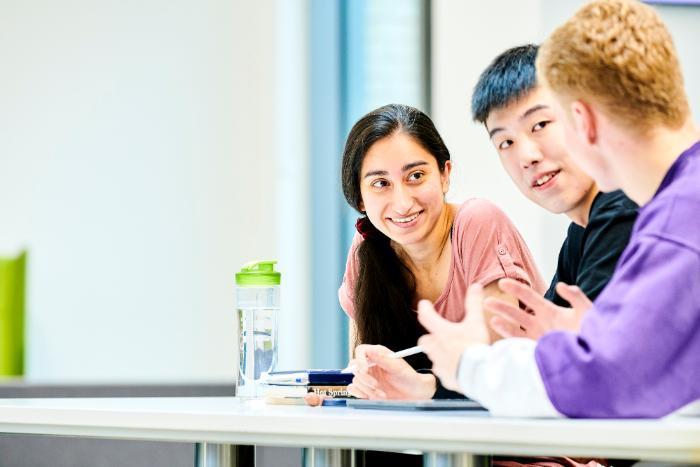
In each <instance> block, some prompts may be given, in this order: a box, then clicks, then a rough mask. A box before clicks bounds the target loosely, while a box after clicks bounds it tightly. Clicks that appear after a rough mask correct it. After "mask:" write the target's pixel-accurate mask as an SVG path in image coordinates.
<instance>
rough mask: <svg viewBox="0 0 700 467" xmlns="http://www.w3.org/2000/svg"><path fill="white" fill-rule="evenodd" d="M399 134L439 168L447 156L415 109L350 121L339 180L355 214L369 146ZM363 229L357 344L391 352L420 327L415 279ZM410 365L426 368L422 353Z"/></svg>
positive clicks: (410, 341)
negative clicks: (423, 151) (378, 345)
mask: <svg viewBox="0 0 700 467" xmlns="http://www.w3.org/2000/svg"><path fill="white" fill-rule="evenodd" d="M396 133H403V134H406V135H408V136H410V137H411V138H413V140H414V141H415V142H416V143H418V144H420V145H421V146H422V147H423V148H424V149H425V150H426V151H428V152H429V153H430V154H432V155H433V157H435V160H436V161H437V165H438V167H439V169H440V171H441V172H442V171H443V170H444V169H445V163H446V162H447V161H448V160H450V152H449V151H448V150H447V147H446V146H445V143H444V142H443V140H442V138H441V137H440V134H439V133H438V132H437V129H436V128H435V125H434V124H433V122H432V120H430V118H429V117H428V116H427V115H426V114H424V113H423V112H421V111H420V110H418V109H415V108H413V107H409V106H407V105H398V104H391V105H386V106H384V107H380V108H378V109H376V110H374V111H372V112H370V113H368V114H367V115H365V116H364V117H362V118H361V119H360V120H358V121H357V123H355V125H354V126H353V127H352V129H351V130H350V134H349V135H348V138H347V141H346V143H345V150H344V151H343V167H342V184H343V194H344V195H345V199H346V200H347V202H348V204H350V206H352V207H353V208H355V209H356V210H357V211H358V212H360V213H361V214H364V212H363V211H362V210H361V208H360V204H361V202H362V197H361V194H360V176H361V174H360V170H361V168H362V161H363V160H364V158H365V155H366V154H367V151H369V148H370V147H371V146H372V145H373V144H374V143H376V142H377V141H379V140H382V139H384V138H387V137H389V136H392V135H394V134H396ZM361 223H362V224H364V229H370V232H369V233H368V232H365V235H363V236H364V237H365V239H364V241H363V242H362V243H361V244H360V246H359V248H358V251H357V255H358V259H359V276H358V278H357V284H356V287H355V293H354V296H355V297H354V298H355V323H356V327H357V342H356V343H361V344H381V345H384V346H386V347H388V348H390V349H392V350H394V351H396V350H400V349H404V348H407V347H412V346H414V345H416V341H417V340H418V337H420V336H421V335H422V334H424V333H425V329H424V328H423V327H422V326H421V325H420V323H418V319H417V318H416V313H415V312H414V311H413V307H414V305H415V299H416V297H415V295H416V279H415V276H414V275H413V273H412V272H411V270H410V269H409V268H408V267H407V266H406V265H405V264H404V262H403V261H401V259H400V258H399V257H398V256H397V254H396V252H395V251H394V249H393V248H392V246H391V244H390V240H389V238H388V237H386V236H385V235H384V234H382V233H381V232H379V230H377V229H376V228H374V227H373V226H372V225H371V224H370V223H369V220H368V219H365V220H363V221H361ZM407 361H408V362H409V363H410V364H411V365H412V366H413V367H414V368H430V366H431V364H430V362H429V360H428V359H427V357H425V355H423V354H419V355H416V356H414V357H409V358H408V359H407Z"/></svg>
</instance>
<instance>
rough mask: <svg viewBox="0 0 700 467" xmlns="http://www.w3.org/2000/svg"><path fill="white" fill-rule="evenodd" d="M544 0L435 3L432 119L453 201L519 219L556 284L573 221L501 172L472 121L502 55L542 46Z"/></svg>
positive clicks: (542, 268) (440, 0)
mask: <svg viewBox="0 0 700 467" xmlns="http://www.w3.org/2000/svg"><path fill="white" fill-rule="evenodd" d="M541 7H542V2H541V0H537V1H527V2H520V1H516V0H494V1H490V2H458V1H452V0H434V1H433V17H432V34H433V36H432V37H433V43H432V72H433V75H432V80H433V93H432V104H433V109H432V116H433V118H434V120H435V123H436V125H437V127H438V129H439V130H440V132H441V133H442V135H443V137H444V139H445V142H446V143H447V146H448V147H449V148H450V151H451V153H452V157H453V160H454V166H455V169H454V171H453V175H452V180H451V185H452V186H451V189H450V199H452V200H462V199H464V198H468V197H475V196H476V197H482V198H487V199H490V200H492V201H493V202H495V203H496V204H497V205H498V206H500V207H501V208H502V209H503V210H504V211H505V212H506V214H508V216H509V217H510V218H511V219H512V220H513V222H514V223H515V225H516V226H517V227H518V229H519V230H520V232H521V233H522V234H523V236H524V237H525V240H526V241H527V244H528V245H529V246H530V249H531V250H532V252H533V254H534V255H535V258H536V260H537V264H538V266H539V267H540V271H541V272H542V273H543V274H544V277H545V278H547V280H549V278H550V277H551V275H552V274H553V273H554V269H555V268H556V258H557V253H558V249H559V246H560V245H561V241H562V240H563V238H564V236H565V233H566V232H565V228H566V225H567V222H566V220H565V219H563V218H561V217H559V216H553V215H550V214H548V213H546V212H544V211H543V210H542V209H540V208H538V207H537V206H535V205H534V204H532V203H530V202H529V201H527V200H526V199H525V198H524V197H523V196H522V195H521V194H520V192H518V190H517V189H516V188H515V185H513V183H512V182H511V181H510V179H509V178H508V176H507V174H506V173H505V171H504V170H503V169H502V168H501V165H500V162H499V161H498V155H497V154H496V151H495V150H494V148H493V146H492V145H491V143H490V141H489V139H488V136H487V134H486V131H485V130H484V128H483V126H481V125H479V124H476V123H473V122H472V120H471V112H470V105H471V94H472V93H471V91H472V89H473V87H474V85H475V84H476V82H477V80H478V78H479V75H480V73H481V72H482V71H483V70H484V68H486V67H487V66H488V64H489V63H490V62H491V61H492V60H493V59H494V58H495V57H496V55H498V54H499V53H501V52H502V51H504V50H505V49H507V48H509V47H513V46H515V45H520V44H525V43H528V42H539V41H540V40H541V39H542V37H543V34H542V26H541V25H542V18H541V13H540V11H541Z"/></svg>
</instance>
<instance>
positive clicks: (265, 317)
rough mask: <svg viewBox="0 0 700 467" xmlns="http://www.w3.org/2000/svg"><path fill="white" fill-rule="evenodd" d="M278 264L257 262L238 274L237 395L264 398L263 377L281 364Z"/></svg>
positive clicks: (246, 266) (245, 266) (245, 267)
mask: <svg viewBox="0 0 700 467" xmlns="http://www.w3.org/2000/svg"><path fill="white" fill-rule="evenodd" d="M275 263H277V261H254V262H251V263H248V264H246V265H244V266H243V267H242V268H241V270H240V272H238V273H236V308H237V314H238V326H239V327H238V348H239V354H238V357H239V358H238V382H237V389H236V395H238V396H240V397H249V398H250V397H257V396H259V395H260V387H259V386H260V378H261V376H262V375H263V373H266V372H269V371H272V370H274V367H275V364H276V363H277V313H278V312H279V308H280V276H281V275H280V273H279V272H277V271H275Z"/></svg>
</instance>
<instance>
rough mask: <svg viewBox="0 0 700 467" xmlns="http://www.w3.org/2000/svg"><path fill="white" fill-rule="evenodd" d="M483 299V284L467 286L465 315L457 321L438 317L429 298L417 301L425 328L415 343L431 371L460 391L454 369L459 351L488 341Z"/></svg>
mask: <svg viewBox="0 0 700 467" xmlns="http://www.w3.org/2000/svg"><path fill="white" fill-rule="evenodd" d="M483 301H484V290H483V287H482V286H481V285H479V284H474V285H472V286H470V287H469V290H468V291H467V297H466V299H465V306H466V316H465V317H464V319H463V320H462V321H461V322H458V323H453V322H451V321H448V320H446V319H444V318H443V317H441V316H440V315H439V314H438V313H437V312H436V311H435V308H434V307H433V305H432V304H431V303H430V302H429V301H427V300H421V301H420V302H419V303H418V321H420V323H421V324H422V325H423V327H424V328H425V329H426V330H427V331H428V334H426V335H424V336H422V337H421V338H420V339H418V344H419V345H420V346H422V347H423V351H424V352H425V353H426V354H427V355H428V357H429V358H430V360H431V361H432V362H433V373H434V374H435V375H436V376H437V377H438V378H440V381H441V382H442V384H443V386H445V387H446V388H447V389H451V390H453V391H459V390H460V388H459V384H458V381H457V372H458V370H459V368H458V367H459V360H460V357H461V356H462V352H464V350H465V349H466V348H468V347H470V346H473V345H476V344H488V343H489V341H490V339H489V331H488V328H487V326H486V323H485V321H484V309H483V306H484V305H483Z"/></svg>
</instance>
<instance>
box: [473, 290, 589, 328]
mask: <svg viewBox="0 0 700 467" xmlns="http://www.w3.org/2000/svg"><path fill="white" fill-rule="evenodd" d="M498 286H499V287H500V288H501V290H502V291H503V292H505V293H507V294H509V295H512V296H514V297H516V298H517V299H518V300H519V301H520V302H521V303H523V304H524V305H525V306H526V307H527V308H528V311H524V310H522V309H521V308H519V307H517V306H515V305H513V304H512V303H507V302H505V301H503V300H500V299H498V298H487V299H486V300H485V301H484V306H486V307H488V309H489V311H490V312H491V313H493V314H494V315H495V316H494V317H493V318H491V320H490V322H489V324H490V325H491V328H492V329H493V330H494V331H496V332H497V333H498V334H500V335H502V336H503V337H527V338H530V339H535V340H537V339H539V338H540V337H542V336H543V335H545V334H546V333H548V332H550V331H557V330H560V331H578V330H579V329H580V327H581V321H582V320H583V315H584V314H585V313H586V311H588V309H590V308H591V306H593V303H592V302H591V301H590V300H589V299H588V297H586V295H585V294H584V293H583V292H582V291H581V289H579V288H578V287H576V286H572V285H567V284H564V283H563V282H560V283H558V284H557V286H556V290H557V293H558V294H559V295H560V296H561V297H562V298H563V299H564V300H566V301H568V302H569V303H570V304H571V306H572V307H573V308H566V307H560V306H557V305H555V304H554V303H552V302H550V301H549V300H547V299H545V298H544V297H542V296H541V295H539V294H538V293H537V292H535V291H534V290H532V289H531V288H530V287H528V286H527V285H525V284H522V283H520V282H518V281H516V280H513V279H501V280H500V281H499V282H498Z"/></svg>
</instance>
